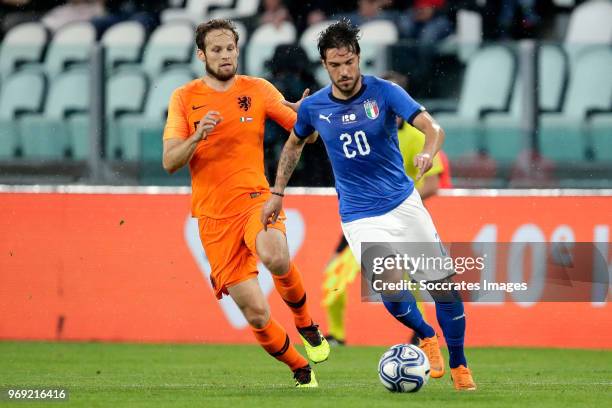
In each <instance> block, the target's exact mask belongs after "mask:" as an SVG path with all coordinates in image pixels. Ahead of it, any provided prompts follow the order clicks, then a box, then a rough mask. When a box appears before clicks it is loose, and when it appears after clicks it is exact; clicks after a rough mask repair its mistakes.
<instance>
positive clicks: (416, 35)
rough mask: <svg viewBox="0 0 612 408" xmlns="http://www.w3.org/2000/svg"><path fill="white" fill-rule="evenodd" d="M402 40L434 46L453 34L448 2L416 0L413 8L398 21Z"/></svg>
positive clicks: (443, 0) (444, 0) (442, 0)
mask: <svg viewBox="0 0 612 408" xmlns="http://www.w3.org/2000/svg"><path fill="white" fill-rule="evenodd" d="M397 25H398V29H399V31H400V36H401V37H402V38H407V39H411V40H416V41H418V42H419V43H421V44H423V45H428V44H433V43H435V42H437V41H438V40H441V39H442V38H444V37H447V36H448V35H450V34H451V33H452V30H453V24H452V22H451V20H450V18H449V16H448V5H447V1H446V0H415V1H414V3H413V4H412V7H411V8H410V9H409V10H408V11H407V12H405V13H401V14H400V16H399V17H398V19H397Z"/></svg>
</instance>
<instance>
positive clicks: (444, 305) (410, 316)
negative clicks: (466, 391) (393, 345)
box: [382, 291, 467, 368]
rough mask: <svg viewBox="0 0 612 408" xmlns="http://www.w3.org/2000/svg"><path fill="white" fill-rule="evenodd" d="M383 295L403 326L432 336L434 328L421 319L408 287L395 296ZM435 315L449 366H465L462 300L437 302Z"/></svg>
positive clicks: (425, 335)
mask: <svg viewBox="0 0 612 408" xmlns="http://www.w3.org/2000/svg"><path fill="white" fill-rule="evenodd" d="M382 299H383V304H384V305H385V308H387V310H388V311H389V313H391V315H392V316H393V317H395V319H396V320H398V321H399V322H400V323H402V324H403V325H404V326H406V327H409V328H411V329H412V330H414V331H415V333H416V334H417V336H419V337H420V338H426V337H432V336H435V334H436V332H435V331H434V329H433V327H431V326H430V325H429V324H427V322H426V321H425V320H423V315H421V312H420V311H419V309H418V307H417V302H416V299H415V298H414V296H413V295H412V293H411V292H410V291H403V292H402V293H401V295H399V296H395V297H390V296H385V295H383V296H382ZM457 299H458V298H457ZM436 316H437V318H438V323H439V324H440V327H441V328H442V332H443V333H444V339H445V340H446V344H447V346H448V354H449V365H450V367H451V368H456V367H458V366H460V365H464V366H466V367H467V360H466V358H465V353H464V351H463V342H464V339H465V313H464V310H463V302H461V300H459V299H458V300H456V301H453V302H436Z"/></svg>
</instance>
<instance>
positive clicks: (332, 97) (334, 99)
mask: <svg viewBox="0 0 612 408" xmlns="http://www.w3.org/2000/svg"><path fill="white" fill-rule="evenodd" d="M363 79H364V78H363V77H361V89H360V90H359V92H357V93H356V94H355V95H353V96H351V97H350V98H348V99H339V98H336V97H335V96H334V95H333V94H332V92H331V91H330V92H329V94H328V95H329V99H331V100H332V101H334V102H338V103H342V104H345V105H346V104H349V103H352V102H353V101H354V100H356V99H357V98H359V97H360V96H361V95H363V93H364V92H365V90H366V87H367V85H366V84H365V83H364V81H363Z"/></svg>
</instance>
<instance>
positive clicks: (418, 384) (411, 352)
mask: <svg viewBox="0 0 612 408" xmlns="http://www.w3.org/2000/svg"><path fill="white" fill-rule="evenodd" d="M378 378H380V382H381V383H382V384H383V385H384V386H385V388H387V389H388V390H389V391H393V392H417V391H418V390H420V389H421V388H422V387H423V386H424V385H425V384H427V381H428V380H429V360H428V359H427V356H426V355H425V353H423V350H421V349H420V348H418V347H417V346H413V345H412V344H396V345H395V346H393V347H391V348H390V349H389V350H387V351H386V352H385V354H383V355H382V357H381V358H380V361H379V362H378Z"/></svg>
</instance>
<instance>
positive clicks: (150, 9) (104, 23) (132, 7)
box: [92, 0, 168, 37]
mask: <svg viewBox="0 0 612 408" xmlns="http://www.w3.org/2000/svg"><path fill="white" fill-rule="evenodd" d="M100 1H101V2H102V3H103V4H104V14H103V15H102V16H99V17H96V18H94V19H92V23H93V25H94V27H96V32H97V33H98V37H100V36H101V35H102V34H103V33H104V31H106V30H107V29H108V28H109V27H110V26H112V25H113V24H117V23H120V22H122V21H128V20H131V21H137V22H139V23H140V24H142V25H143V26H144V27H145V29H146V30H147V32H151V31H153V29H155V27H157V26H158V25H159V13H160V12H161V11H162V10H163V9H165V8H166V7H168V2H167V0H147V1H136V0H100Z"/></svg>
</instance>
